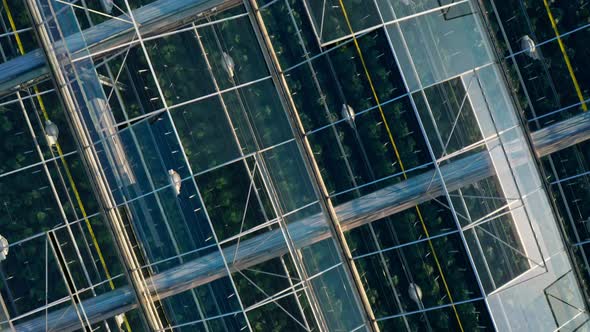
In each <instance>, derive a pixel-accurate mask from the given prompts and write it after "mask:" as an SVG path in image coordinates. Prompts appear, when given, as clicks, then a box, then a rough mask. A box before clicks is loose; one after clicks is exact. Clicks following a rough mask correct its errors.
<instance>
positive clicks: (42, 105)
mask: <svg viewBox="0 0 590 332" xmlns="http://www.w3.org/2000/svg"><path fill="white" fill-rule="evenodd" d="M2 3H3V5H4V9H5V10H6V16H8V22H9V23H10V28H11V29H12V30H13V31H14V38H15V39H16V44H17V46H18V50H19V51H20V53H21V55H24V54H25V53H26V52H25V48H24V47H23V43H22V41H21V39H20V36H19V34H18V32H16V31H18V30H17V29H16V24H15V22H14V19H13V17H12V13H11V11H10V8H9V7H8V2H7V0H2ZM33 90H34V92H35V94H36V95H37V101H38V102H39V106H40V108H41V112H42V113H43V118H44V119H45V120H49V114H48V113H47V109H46V108H45V103H43V98H42V97H41V95H40V94H39V88H38V87H37V86H36V85H35V86H33ZM55 147H56V149H57V154H58V155H59V159H60V160H61V163H62V165H63V168H64V170H65V172H66V177H67V179H68V182H69V183H70V187H71V188H72V191H73V192H74V197H75V198H76V202H77V204H78V207H79V208H80V212H82V217H83V218H84V221H85V223H86V228H87V229H88V233H90V237H91V238H92V244H93V245H94V248H95V249H96V253H97V254H98V258H99V260H100V265H101V266H102V268H103V270H104V273H105V276H106V277H107V279H108V280H109V286H110V288H111V289H112V290H114V289H115V284H114V282H113V280H112V277H111V273H110V272H109V269H108V267H107V264H106V261H105V259H104V256H103V254H102V250H100V246H99V245H98V240H97V239H96V235H95V234H94V230H93V229H92V225H91V224H90V220H89V219H88V214H87V213H86V209H85V208H84V204H83V203H82V198H81V197H80V193H79V192H78V188H77V187H76V183H75V182H74V178H73V176H72V172H71V171H70V168H69V166H68V163H67V161H66V159H65V157H64V154H63V151H62V149H61V146H60V145H59V143H58V142H56V143H55ZM124 321H125V327H126V328H127V330H128V331H131V326H130V325H129V322H128V321H127V317H124Z"/></svg>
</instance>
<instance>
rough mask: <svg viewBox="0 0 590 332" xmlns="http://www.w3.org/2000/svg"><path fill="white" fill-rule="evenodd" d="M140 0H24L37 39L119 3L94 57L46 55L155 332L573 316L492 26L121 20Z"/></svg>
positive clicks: (414, 14)
mask: <svg viewBox="0 0 590 332" xmlns="http://www.w3.org/2000/svg"><path fill="white" fill-rule="evenodd" d="M515 2H516V1H515ZM149 3H153V2H148V3H146V4H149ZM156 3H157V2H156ZM146 4H132V3H128V2H127V1H115V5H114V7H113V8H114V9H112V11H111V12H108V13H107V11H106V10H105V8H104V7H101V6H98V5H97V4H96V3H89V4H88V5H87V4H82V5H81V6H79V7H76V6H74V5H68V4H67V3H63V2H61V1H53V0H48V1H42V3H41V5H42V8H43V10H44V11H45V12H44V15H45V19H46V20H48V21H49V23H48V26H52V27H55V30H59V31H57V32H55V31H54V32H53V33H55V34H54V35H52V38H54V39H53V43H55V42H56V41H57V40H59V39H63V38H67V37H68V36H69V35H71V34H74V33H77V32H79V31H80V30H81V29H84V28H86V27H89V26H92V25H94V24H98V23H100V22H103V21H105V20H106V19H108V18H110V19H112V18H111V17H110V16H111V15H115V16H116V15H118V14H122V15H126V16H124V17H125V18H126V19H129V20H126V21H127V22H126V23H128V24H129V28H130V29H134V31H135V33H136V35H135V36H134V38H133V40H132V42H131V43H130V44H128V45H125V46H123V47H115V48H113V49H112V50H111V51H110V52H108V53H101V54H96V56H95V57H94V58H95V59H94V61H91V60H90V54H89V53H88V52H86V51H85V50H84V51H83V52H73V53H72V50H71V49H70V50H67V49H62V50H60V52H62V53H60V54H63V55H67V56H69V57H70V59H69V62H68V61H66V62H65V64H61V67H60V68H59V69H60V70H61V71H62V72H63V73H65V74H66V76H67V77H68V78H69V79H71V82H70V83H69V86H68V88H69V89H70V92H73V93H74V96H75V98H76V100H75V102H76V106H77V107H76V109H74V110H70V111H76V112H79V113H80V115H81V117H82V118H83V119H84V121H86V128H85V129H86V130H87V133H84V134H86V135H88V136H89V137H90V138H91V141H92V143H93V152H94V153H95V155H96V157H97V158H98V160H99V163H100V167H101V169H102V170H103V172H104V173H105V180H106V181H107V182H108V188H109V194H110V195H111V197H112V200H113V202H114V207H115V208H116V209H117V210H118V213H119V215H120V216H121V218H122V220H123V221H124V225H125V230H126V232H127V234H129V235H128V237H129V238H131V240H130V241H131V243H132V244H133V246H134V253H133V255H134V257H136V259H137V260H138V261H139V262H140V263H141V269H142V276H143V282H144V283H145V287H146V289H148V290H149V292H150V294H151V295H150V301H151V302H153V303H152V304H153V305H154V307H155V308H156V311H157V313H158V321H159V322H158V323H159V324H161V327H163V328H166V329H170V330H191V331H192V330H204V331H209V330H230V331H231V330H240V329H249V330H269V329H275V330H285V329H286V330H313V329H317V328H319V329H322V330H359V329H366V328H368V326H365V322H364V321H363V320H364V315H366V314H367V313H363V310H368V311H370V313H371V314H373V315H374V316H375V319H376V323H377V327H376V328H380V329H382V330H389V329H402V330H414V329H416V328H427V329H428V328H429V329H435V330H436V329H452V330H473V329H494V328H496V329H500V330H502V329H504V328H506V327H507V326H510V327H512V328H518V327H519V325H518V324H519V322H518V317H519V316H518V315H522V314H525V315H531V317H534V318H535V319H538V320H537V321H536V324H537V326H538V327H539V328H541V329H542V328H546V327H553V328H559V327H560V326H562V325H564V324H578V323H579V324H582V323H583V322H585V320H586V319H585V317H586V316H585V313H584V312H583V311H582V313H580V312H576V311H572V310H570V308H564V307H558V306H557V305H556V299H561V300H563V301H568V302H570V303H575V305H577V306H578V307H580V306H582V305H580V303H581V302H580V296H581V295H580V294H579V292H577V291H576V290H575V289H574V291H573V292H571V293H567V292H565V291H564V289H566V288H568V287H569V288H571V285H575V279H571V278H572V277H571V273H570V272H569V270H568V267H569V268H571V266H570V265H569V261H568V257H567V255H566V253H565V251H564V249H563V247H562V246H563V244H562V242H561V239H560V238H559V235H558V230H557V228H556V223H555V220H554V218H553V216H552V212H551V208H550V205H549V202H548V201H547V199H546V197H545V191H544V188H543V187H542V184H541V181H540V179H539V177H538V176H537V173H538V171H537V167H536V164H535V162H534V160H533V157H532V156H531V154H530V152H529V150H530V149H529V147H528V145H527V144H526V143H525V139H524V135H525V133H523V129H522V128H521V126H520V123H519V121H518V117H517V115H516V114H517V110H516V109H515V107H514V100H512V99H511V95H510V93H509V90H508V89H507V88H506V87H505V86H506V83H505V79H506V77H505V76H504V75H505V71H503V70H502V69H503V68H501V67H500V66H499V65H497V64H496V63H495V59H496V56H497V54H495V53H494V52H495V49H494V48H493V46H492V45H494V46H495V44H492V43H490V40H489V38H490V37H489V36H488V35H487V33H488V30H487V29H486V28H488V25H487V24H490V22H488V21H487V20H486V19H488V20H500V21H501V19H499V18H498V17H494V16H486V17H484V16H483V15H482V14H481V9H480V8H479V7H478V6H477V5H475V4H473V3H472V2H470V1H447V2H441V1H437V2H434V1H411V2H408V3H406V2H404V1H401V2H399V1H370V2H369V3H367V4H363V5H362V6H361V5H359V4H358V3H357V2H355V1H318V2H310V1H303V0H302V1H294V0H275V1H260V3H256V1H252V2H250V3H248V5H247V6H235V7H233V8H231V9H229V10H225V11H222V12H215V11H213V12H209V13H206V14H205V15H203V16H202V17H201V18H199V19H197V20H196V21H195V22H193V23H190V24H188V25H185V26H182V27H181V28H179V29H176V30H175V31H173V32H171V33H165V34H163V35H155V36H154V35H149V36H148V35H142V33H141V30H140V29H139V27H137V25H135V24H134V23H135V17H134V16H133V15H132V14H131V12H129V10H132V9H137V8H138V7H139V6H140V5H146ZM250 6H254V7H255V8H258V10H256V11H255V12H253V13H252V12H248V8H250ZM258 6H260V7H258ZM47 8H51V9H52V10H49V9H47ZM88 9H91V10H88ZM97 11H98V13H97ZM56 13H57V14H56ZM487 13H488V14H489V12H487ZM257 14H260V16H261V18H262V22H261V23H262V24H261V26H256V23H257V22H254V21H255V15H257ZM55 16H57V18H58V19H57V20H56V21H55V18H54V17H55ZM490 17H491V18H490ZM52 19H53V20H54V21H53V22H51V21H52ZM252 22H254V26H252ZM492 25H493V24H492ZM580 31H582V30H580ZM260 32H261V33H260ZM543 36H544V35H543ZM264 37H268V41H270V44H268V45H265V39H264ZM564 38H565V37H564ZM535 39H536V40H537V37H535ZM547 40H548V42H547V44H549V43H551V42H553V41H555V40H551V38H550V37H548V38H547ZM72 45H74V44H73V43H72ZM67 47H69V46H68V43H67V42H66V48H67ZM72 47H73V46H72ZM267 47H268V49H267ZM267 52H268V53H267ZM511 52H512V51H511ZM517 52H518V51H517ZM523 53H525V52H521V53H520V54H519V55H522V54H523ZM556 54H557V53H556ZM269 55H270V59H269V58H268V57H267V56H269ZM275 55H276V56H277V58H278V62H277V63H274V64H273V63H272V61H271V60H272V58H273V56H275ZM503 56H505V57H506V60H508V61H510V60H511V59H513V58H514V59H515V58H516V56H518V55H515V53H509V54H507V55H503ZM265 57H267V58H265ZM529 57H530V56H529ZM269 65H270V66H271V67H273V66H275V67H276V68H278V69H279V76H278V78H277V77H273V76H272V75H274V74H273V71H272V70H269ZM525 66H526V65H525ZM271 69H272V68H271ZM534 86H535V87H536V86H538V85H534ZM523 87H524V89H527V87H526V86H523ZM284 94H287V95H286V96H285V95H284ZM31 99H32V98H31ZM568 100H569V99H568ZM540 101H541V102H542V100H540ZM574 104H575V103H574ZM582 105H583V103H581V102H580V104H579V105H578V106H580V107H582ZM551 107H552V106H551ZM551 107H549V108H548V109H549V111H544V113H543V114H545V113H550V112H551V111H552V110H553V109H552V108H551ZM560 109H561V108H560ZM567 109H571V107H570V108H567ZM507 110H508V111H507ZM298 123H301V124H302V127H303V134H304V138H303V142H307V143H308V144H309V146H310V147H311V154H310V155H308V156H306V157H307V158H310V159H311V160H312V165H317V167H318V169H319V175H320V178H319V179H314V178H313V177H311V176H310V170H309V165H308V164H306V162H305V161H304V159H305V158H306V157H304V156H302V154H306V153H307V151H305V150H304V149H302V148H301V146H302V145H301V143H302V140H301V138H300V137H298V135H297V130H298V129H299V128H298V126H297V124H298ZM547 124H550V122H547V123H545V124H544V125H547ZM41 127H42V125H41ZM60 128H61V126H60ZM293 131H295V135H294V133H293ZM77 134H78V135H79V134H80V133H77ZM19 143H20V142H19ZM70 151H72V152H71V153H72V154H73V155H74V154H76V152H75V151H74V150H73V149H72V150H70ZM475 169H478V170H482V171H481V172H476V171H475ZM316 180H317V181H318V183H315V184H314V183H313V182H312V181H316ZM420 183H424V188H418V189H417V190H422V189H424V190H423V191H418V192H419V193H422V194H421V195H418V197H411V193H410V190H408V191H407V192H404V191H403V190H401V191H400V190H398V189H397V188H404V186H410V187H411V186H412V185H418V184H420ZM318 185H319V187H320V188H321V187H322V186H324V185H325V188H326V191H327V197H321V195H322V193H321V191H318ZM318 197H321V198H319V199H318ZM387 199H392V200H393V202H401V201H404V202H409V203H405V204H406V205H400V207H394V208H392V207H391V206H390V205H391V204H390V203H389V204H388V203H386V202H385V201H386V200H387ZM384 202H385V203H384ZM325 204H327V206H328V207H333V208H334V210H335V215H336V220H333V219H332V217H331V216H330V215H329V214H328V213H326V212H323V211H324V208H323V207H325ZM416 204H417V205H416ZM533 205H534V206H535V208H534V209H533V208H532V206H533ZM361 208H366V209H367V211H363V210H361ZM72 209H73V210H74V211H75V209H76V208H75V206H74V207H73V208H72ZM76 220H79V219H76ZM78 222H79V223H80V221H78ZM330 222H336V223H338V225H339V226H338V227H341V228H342V229H343V230H344V234H345V237H346V239H345V241H343V242H336V241H334V239H332V238H330V237H331V234H333V233H332V232H331V231H330V227H328V225H329V223H330ZM46 234H48V235H47V237H48V240H47V242H48V243H50V244H51V243H53V242H54V241H59V237H58V235H57V234H54V232H53V231H49V232H47V233H46ZM342 244H344V245H345V246H346V247H345V248H339V245H342ZM347 251H349V252H350V253H351V256H352V261H353V263H352V265H351V266H347V264H345V263H344V262H343V254H342V252H347ZM549 257H551V259H549ZM58 260H59V257H58ZM349 268H350V269H352V272H353V273H352V275H353V276H354V275H358V276H359V278H358V279H356V280H353V279H354V278H352V279H351V278H350V275H351V274H350V271H349V272H347V269H349ZM566 276H567V278H566ZM66 280H67V281H68V286H69V283H71V282H70V281H69V279H68V278H66ZM572 280H573V281H572ZM183 283H186V284H183ZM538 288H545V289H544V290H543V291H539V289H538ZM356 291H361V292H363V293H364V294H363V296H364V297H366V302H368V305H369V308H363V307H362V306H361V304H360V303H359V300H357V298H356V297H355V296H354V293H355V292H356ZM88 294H89V293H88ZM71 298H72V300H73V301H76V295H75V294H74V295H73V296H71ZM105 298H106V297H105ZM82 300H84V298H80V299H79V300H78V301H82ZM524 300H526V301H528V302H525V301H524ZM132 302H135V301H132ZM74 303H78V302H74ZM82 303H84V302H82ZM582 307H583V306H582ZM81 308H82V310H81V312H80V313H79V314H78V315H79V316H80V317H79V322H78V324H80V323H84V322H85V321H86V322H89V321H91V320H92V321H93V322H94V319H95V318H92V319H90V318H88V317H84V305H83V304H82V306H81ZM63 310H67V307H66V305H64V309H63ZM119 310H120V311H121V312H123V311H125V310H126V309H125V310H124V309H123V308H121V309H119ZM62 312H63V311H62ZM556 312H557V314H555V313H556ZM551 313H553V315H551ZM551 317H553V318H554V319H553V320H551V319H550V318H551ZM571 317H574V318H575V319H573V320H572V319H568V318H571ZM28 318H33V317H28ZM24 321H25V320H24ZM26 321H28V319H27V320H26ZM572 322H574V323H572ZM117 323H120V322H119V321H117ZM103 324H104V323H103ZM579 324H578V325H579ZM568 326H571V325H568Z"/></svg>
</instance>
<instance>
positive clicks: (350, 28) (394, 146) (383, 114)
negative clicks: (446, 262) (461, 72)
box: [339, 0, 464, 332]
mask: <svg viewBox="0 0 590 332" xmlns="http://www.w3.org/2000/svg"><path fill="white" fill-rule="evenodd" d="M339 2H340V8H342V14H343V15H344V19H345V21H346V25H347V26H348V29H349V30H350V33H351V35H352V41H353V43H354V46H355V48H356V51H357V53H358V55H359V59H360V60H361V65H362V66H363V69H364V72H365V76H366V78H367V81H368V83H369V86H370V87H371V92H372V93H373V98H374V99H375V102H376V103H377V108H378V109H379V113H380V114H381V120H383V124H384V126H385V130H386V131H387V135H388V136H389V140H390V142H391V146H392V147H393V151H394V152H395V157H396V159H397V162H398V163H399V165H400V168H401V170H402V174H403V177H404V179H408V176H407V174H406V170H405V167H404V164H403V162H402V160H401V157H400V154H399V150H398V148H397V145H396V144H395V140H394V139H393V135H392V134H391V129H390V128H389V124H388V123H387V119H386V118H385V113H384V112H383V108H382V107H381V102H380V101H379V96H378V95H377V91H376V90H375V86H374V85H373V80H372V79H371V75H370V74H369V70H368V68H367V65H366V63H365V58H364V57H363V52H362V51H361V48H360V46H359V43H358V40H357V38H356V36H355V34H354V30H353V29H352V25H351V24H350V19H349V18H348V13H347V12H346V8H345V7H344V3H343V1H342V0H339ZM415 208H416V214H417V215H418V219H420V223H421V224H422V230H423V231H424V234H425V235H426V237H427V238H428V245H429V247H430V250H431V251H432V256H433V258H434V262H435V264H436V268H437V270H438V272H439V274H440V277H441V280H442V282H443V285H444V288H445V291H446V293H447V296H448V297H449V300H450V301H451V306H452V307H453V312H454V313H455V318H456V319H457V323H458V324H459V329H460V330H461V332H463V331H464V329H463V324H462V323H461V318H460V317H459V312H458V311H457V308H456V307H455V304H454V301H453V296H452V295H451V291H450V289H449V285H448V283H447V280H446V278H445V275H444V273H443V270H442V267H441V265H440V261H439V260H438V256H437V254H436V250H435V249H434V245H433V244H432V241H431V240H430V234H429V232H428V228H427V227H426V223H425V222H424V218H423V217H422V212H421V211H420V208H419V207H418V206H417V205H416V207H415Z"/></svg>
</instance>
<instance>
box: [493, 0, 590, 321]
mask: <svg viewBox="0 0 590 332" xmlns="http://www.w3.org/2000/svg"><path fill="white" fill-rule="evenodd" d="M484 3H485V6H486V8H487V10H488V13H489V16H490V26H491V27H492V30H493V31H494V32H495V35H494V38H495V39H496V43H497V45H498V47H497V49H498V52H500V54H502V56H503V57H504V60H505V61H504V65H505V66H506V68H507V73H508V78H509V80H510V83H511V85H512V87H514V89H515V91H516V92H517V94H516V97H517V102H518V104H519V105H520V107H521V108H522V110H523V111H524V114H525V117H526V120H527V121H528V125H529V128H530V129H531V130H536V129H538V128H543V127H547V126H550V125H552V124H554V123H556V122H558V121H561V120H564V119H569V118H572V117H575V116H581V113H584V112H585V111H586V110H587V109H588V106H587V103H588V97H589V95H588V86H589V85H588V84H589V82H588V77H589V76H588V72H587V68H588V64H587V62H588V56H587V47H586V45H585V40H586V39H587V38H588V8H587V5H586V4H585V1H572V2H567V3H556V2H550V1H535V2H525V1H513V2H509V3H507V4H506V3H502V4H499V3H498V1H492V0H490V1H485V2H484ZM527 40H531V41H532V42H533V43H532V45H533V46H534V48H533V49H532V50H531V44H530V43H526V42H525V41H527ZM527 45H528V46H527ZM586 145H587V144H586V143H581V144H578V145H574V146H572V147H569V148H567V149H565V150H562V151H560V152H557V153H554V154H552V155H550V156H547V157H544V158H543V159H542V163H543V164H542V165H543V170H544V173H545V177H546V179H547V182H548V183H549V186H550V189H551V192H552V195H553V199H554V202H555V205H556V206H557V210H558V212H559V217H560V219H561V220H562V225H563V226H562V227H563V228H564V231H565V234H566V238H567V240H568V245H569V246H571V248H572V254H573V260H574V262H575V266H574V270H577V272H578V273H577V275H578V276H581V284H582V286H583V288H584V291H585V292H586V294H588V280H589V279H588V278H589V277H588V276H589V272H588V271H590V270H589V265H588V258H587V257H588V254H587V247H586V246H585V242H586V241H587V239H588V237H587V234H586V225H585V223H586V219H587V216H586V214H585V212H584V211H585V207H584V204H582V202H583V201H584V197H585V196H586V195H587V192H588V190H587V185H586V184H585V178H586V176H587V169H588V164H587V162H586V157H585V151H586V150H587V149H586ZM586 296H587V295H586ZM575 302H576V301H572V303H575ZM577 307H579V305H572V308H577ZM556 320H559V319H558V318H556ZM580 325H582V322H580V321H578V320H573V321H571V322H567V328H571V329H575V328H577V327H578V326H580Z"/></svg>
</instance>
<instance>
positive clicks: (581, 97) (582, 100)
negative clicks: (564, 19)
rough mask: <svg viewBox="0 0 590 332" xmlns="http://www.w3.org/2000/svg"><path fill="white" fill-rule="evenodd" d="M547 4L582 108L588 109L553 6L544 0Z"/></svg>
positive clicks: (552, 24)
mask: <svg viewBox="0 0 590 332" xmlns="http://www.w3.org/2000/svg"><path fill="white" fill-rule="evenodd" d="M543 3H544V4H545V10H546V11H547V16H548V17H549V21H550V22H551V27H552V28H553V32H555V37H557V44H559V49H560V50H561V54H562V55H563V60H565V65H566V66H567V70H568V71H569V73H570V77H571V78H572V83H574V88H575V89H576V94H577V95H578V99H579V100H580V103H581V104H582V109H583V110H584V112H586V111H588V106H587V105H586V101H585V99H584V95H583V94H582V89H580V85H579V84H578V79H577V78H576V74H575V73H574V69H573V67H572V63H571V62H570V58H569V56H568V55H567V50H566V49H565V44H564V43H563V40H562V39H561V35H560V34H559V29H558V28H557V22H555V18H554V17H553V12H552V11H551V7H549V3H548V2H547V0H543Z"/></svg>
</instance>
